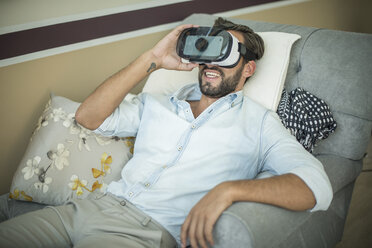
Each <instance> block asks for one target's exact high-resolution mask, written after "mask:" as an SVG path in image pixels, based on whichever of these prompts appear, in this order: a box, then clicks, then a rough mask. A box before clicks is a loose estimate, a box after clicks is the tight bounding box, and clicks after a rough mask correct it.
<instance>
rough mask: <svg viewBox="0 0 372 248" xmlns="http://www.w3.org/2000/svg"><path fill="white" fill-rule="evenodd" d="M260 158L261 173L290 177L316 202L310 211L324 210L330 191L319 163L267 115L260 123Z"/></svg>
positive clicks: (330, 187) (279, 123) (273, 118)
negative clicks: (297, 178) (305, 188)
mask: <svg viewBox="0 0 372 248" xmlns="http://www.w3.org/2000/svg"><path fill="white" fill-rule="evenodd" d="M261 158H262V163H261V164H262V167H261V168H262V171H269V172H270V173H272V174H274V175H282V174H288V173H292V174H295V175H297V176H298V177H300V178H301V179H302V180H303V181H304V182H305V183H306V185H307V186H308V187H309V188H310V189H311V190H312V192H313V194H314V196H315V199H316V205H315V206H314V208H313V209H311V210H310V211H317V210H327V209H328V207H329V205H330V203H331V201H332V197H333V191H332V186H331V183H330V181H329V178H328V176H327V174H326V172H325V171H324V168H323V165H322V163H321V162H320V161H319V160H318V159H316V158H315V157H314V156H313V155H312V154H310V153H309V152H308V151H306V150H305V149H304V148H303V147H302V145H301V144H300V143H299V142H298V141H297V140H296V138H295V137H294V136H293V135H291V134H290V132H289V131H288V130H287V129H285V127H284V126H283V125H282V123H281V122H280V119H279V117H278V116H277V115H276V114H275V113H274V112H271V111H268V112H267V113H266V115H265V118H264V120H263V125H262V130H261Z"/></svg>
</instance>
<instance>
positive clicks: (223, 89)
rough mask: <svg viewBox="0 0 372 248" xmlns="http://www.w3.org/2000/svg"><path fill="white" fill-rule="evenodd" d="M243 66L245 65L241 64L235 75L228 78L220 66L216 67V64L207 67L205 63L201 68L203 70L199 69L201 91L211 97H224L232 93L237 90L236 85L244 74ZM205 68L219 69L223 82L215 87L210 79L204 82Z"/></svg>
mask: <svg viewBox="0 0 372 248" xmlns="http://www.w3.org/2000/svg"><path fill="white" fill-rule="evenodd" d="M243 67H244V66H243V65H242V66H240V68H239V69H238V70H237V71H236V72H235V74H234V75H232V76H230V77H227V78H226V77H225V73H223V71H222V70H221V69H220V68H219V67H216V66H214V67H207V66H205V65H204V67H203V68H201V70H199V87H200V91H201V92H202V93H203V95H205V96H208V97H211V98H220V97H224V96H226V95H228V94H230V93H231V92H233V91H235V89H236V86H237V85H238V84H239V80H240V77H241V75H242V71H243ZM205 69H211V70H215V71H218V72H219V73H220V76H221V83H220V84H219V85H217V86H215V87H214V86H213V85H212V83H210V82H208V80H206V81H205V82H203V79H202V77H203V74H204V70H205Z"/></svg>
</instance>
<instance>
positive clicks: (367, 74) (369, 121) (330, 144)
mask: <svg viewBox="0 0 372 248" xmlns="http://www.w3.org/2000/svg"><path fill="white" fill-rule="evenodd" d="M214 19H215V17H214V16H211V15H204V14H194V15H192V16H190V17H188V18H187V19H185V20H184V21H183V22H184V23H194V24H199V25H212V24H213V21H214ZM233 21H234V22H236V23H242V24H245V25H248V26H249V27H251V28H252V29H254V30H255V31H260V32H264V31H282V32H287V33H296V34H299V35H301V37H302V39H301V40H299V41H297V42H296V43H295V45H294V46H293V49H292V52H291V60H290V65H289V68H288V73H287V78H286V83H285V87H286V89H287V90H292V89H295V88H297V87H301V88H304V89H305V90H307V91H309V92H311V93H313V94H314V95H316V96H317V97H319V98H321V99H323V100H324V101H325V102H326V103H327V104H328V105H329V106H330V108H331V110H332V112H333V115H334V118H335V119H336V121H337V123H338V128H337V130H336V132H335V133H334V134H332V135H331V136H330V137H329V138H328V139H326V140H324V141H322V142H320V143H319V145H318V146H317V147H316V148H315V151H314V155H315V156H316V157H317V158H318V159H319V160H320V161H321V162H322V163H323V165H324V167H325V170H326V172H327V174H328V176H329V178H330V181H331V183H332V187H333V190H334V199H333V201H332V204H331V206H330V208H329V209H328V210H327V211H319V212H293V211H288V210H285V209H281V208H278V207H274V206H269V205H264V204H258V203H251V202H240V203H235V204H233V205H232V206H231V207H230V208H228V209H227V210H226V211H225V212H224V213H223V214H222V216H221V217H220V218H219V220H218V222H217V223H216V225H215V228H214V239H215V243H216V244H215V247H231V248H232V247H257V248H258V247H286V248H290V247H295V248H298V247H314V248H319V247H333V246H334V245H335V244H336V243H337V242H338V241H340V239H341V237H342V234H343V228H344V223H345V220H346V216H347V212H348V207H349V203H350V200H351V194H352V191H353V187H354V182H355V180H356V178H357V176H358V175H359V173H360V171H361V168H362V159H363V156H364V153H365V151H366V149H367V145H368V142H369V139H370V135H371V128H372V97H371V95H372V94H371V92H372V76H371V72H372V35H368V34H360V33H350V32H341V31H333V30H326V29H318V28H310V27H300V26H293V25H281V24H274V23H265V22H255V21H248V20H237V19H233ZM0 201H1V202H0V206H1V207H2V208H3V212H4V216H0V218H8V217H13V216H16V215H18V214H21V213H24V212H28V211H31V210H35V209H38V208H42V207H43V205H39V204H36V203H26V202H18V201H15V200H11V201H8V199H7V195H3V196H2V197H1V198H0Z"/></svg>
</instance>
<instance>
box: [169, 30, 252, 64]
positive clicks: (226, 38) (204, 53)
mask: <svg viewBox="0 0 372 248" xmlns="http://www.w3.org/2000/svg"><path fill="white" fill-rule="evenodd" d="M176 51H177V54H178V56H180V57H181V58H182V60H183V62H186V63H187V62H192V63H198V64H212V65H218V66H221V67H228V68H232V67H235V66H236V65H237V64H238V63H239V59H240V56H243V57H244V58H245V59H246V60H248V61H250V60H255V59H256V55H255V54H254V53H253V52H252V51H250V50H248V49H247V48H246V46H245V45H244V44H243V43H241V42H239V40H238V39H237V38H236V37H235V36H234V35H232V34H231V33H229V32H228V31H226V30H222V29H218V28H214V27H198V28H187V29H185V30H183V32H182V33H181V34H180V36H179V38H178V42H177V47H176Z"/></svg>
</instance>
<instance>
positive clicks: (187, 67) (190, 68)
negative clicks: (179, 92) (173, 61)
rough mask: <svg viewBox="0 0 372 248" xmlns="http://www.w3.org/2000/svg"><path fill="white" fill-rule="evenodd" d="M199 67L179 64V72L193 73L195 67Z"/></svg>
mask: <svg viewBox="0 0 372 248" xmlns="http://www.w3.org/2000/svg"><path fill="white" fill-rule="evenodd" d="M198 66H199V64H195V63H183V62H181V63H180V64H179V67H178V70H180V71H191V70H192V69H194V68H195V67H198Z"/></svg>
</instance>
